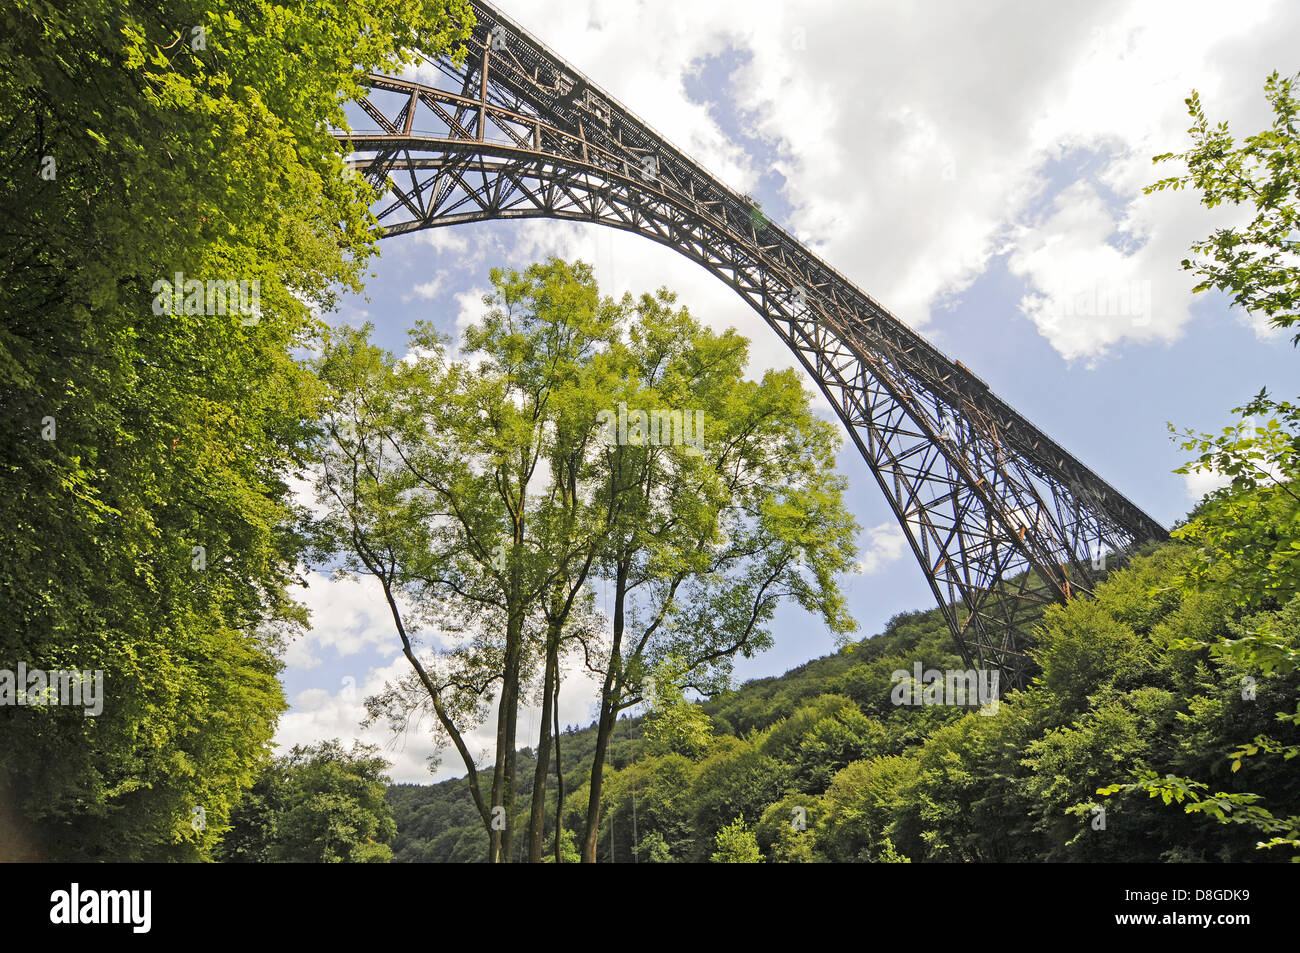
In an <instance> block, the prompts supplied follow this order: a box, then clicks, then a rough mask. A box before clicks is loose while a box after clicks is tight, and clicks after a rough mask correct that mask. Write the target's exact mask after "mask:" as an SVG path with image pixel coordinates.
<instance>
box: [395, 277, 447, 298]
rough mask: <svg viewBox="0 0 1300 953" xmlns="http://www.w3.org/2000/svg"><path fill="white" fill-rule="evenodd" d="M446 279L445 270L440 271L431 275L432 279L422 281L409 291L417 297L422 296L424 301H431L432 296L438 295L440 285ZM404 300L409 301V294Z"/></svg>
mask: <svg viewBox="0 0 1300 953" xmlns="http://www.w3.org/2000/svg"><path fill="white" fill-rule="evenodd" d="M446 280H447V273H446V272H445V271H440V272H438V274H436V275H435V276H434V277H433V280H432V281H425V282H422V283H420V284H418V285H416V286H415V287H414V288H412V289H411V291H412V292H413V293H414V295H415V297H417V298H423V299H424V300H425V301H432V300H433V299H434V298H437V297H438V294H439V292H441V291H442V286H443V284H444V282H446ZM405 300H408V301H409V300H410V298H409V296H408V297H407V298H406V299H405Z"/></svg>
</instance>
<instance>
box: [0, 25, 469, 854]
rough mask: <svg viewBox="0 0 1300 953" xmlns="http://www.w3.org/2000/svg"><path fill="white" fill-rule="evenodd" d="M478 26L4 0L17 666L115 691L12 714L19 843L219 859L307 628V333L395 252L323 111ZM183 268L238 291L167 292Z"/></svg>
mask: <svg viewBox="0 0 1300 953" xmlns="http://www.w3.org/2000/svg"><path fill="white" fill-rule="evenodd" d="M467 25H468V18H467V5H466V4H464V3H463V2H461V0H448V2H436V3H431V2H421V0H377V2H375V3H367V4H355V3H350V2H343V0H325V2H322V3H318V4H313V5H310V6H299V7H292V6H285V5H280V4H274V3H269V2H261V0H250V2H243V0H241V2H238V3H235V2H229V0H192V2H188V0H182V2H177V3H169V4H167V5H166V6H165V8H164V7H163V6H162V5H157V4H153V5H150V4H137V3H126V2H120V0H68V2H64V3H59V4H50V3H41V2H30V0H20V2H17V3H9V4H5V5H4V8H3V10H2V11H0V115H3V116H4V117H5V119H4V122H3V126H2V127H0V167H2V168H3V170H4V174H3V175H0V220H2V221H3V228H2V231H3V234H4V239H3V243H4V254H3V255H0V455H2V457H3V460H4V466H3V467H0V604H2V605H3V606H4V615H5V625H4V627H3V631H2V632H0V667H4V668H8V669H12V668H13V667H14V665H15V664H16V663H17V662H19V661H24V662H26V663H27V665H28V666H29V667H39V668H42V669H60V668H72V669H78V670H102V671H103V673H104V692H105V699H104V709H103V712H102V714H100V715H99V716H97V717H95V718H84V717H81V715H80V712H75V713H72V712H67V711H56V710H53V709H50V708H47V709H36V708H14V707H9V706H5V707H3V709H2V710H0V732H3V735H4V738H5V744H4V745H3V746H0V801H2V802H4V803H6V804H8V805H12V806H13V809H14V810H15V811H16V812H17V813H18V814H19V815H20V817H21V821H20V825H21V827H22V831H21V833H20V835H19V836H20V838H21V839H23V840H24V841H27V842H29V843H28V844H27V846H26V847H25V848H21V849H22V850H25V851H28V852H29V853H30V854H32V855H35V856H40V857H42V858H47V859H60V858H61V859H95V860H108V859H112V860H135V859H167V858H173V859H188V858H198V857H203V856H205V855H206V852H207V851H208V850H210V849H211V847H212V845H213V843H214V841H215V837H216V832H217V831H219V830H220V829H221V828H222V827H223V826H224V820H225V818H226V816H227V814H228V812H229V810H230V807H231V805H232V804H233V803H234V802H235V801H236V800H237V798H238V795H239V792H240V791H241V790H242V789H244V788H247V787H248V786H249V785H250V784H251V783H252V782H253V779H254V777H255V775H256V771H257V767H258V764H259V762H260V761H261V759H262V758H263V756H264V751H265V748H266V745H267V744H268V742H269V741H270V738H271V736H272V734H273V733H274V726H275V720H276V718H277V717H278V715H279V713H280V712H281V711H282V710H283V709H284V707H285V703H284V698H283V694H282V691H281V689H280V687H279V685H278V683H277V679H276V675H277V674H278V671H279V662H278V661H277V659H276V657H275V650H276V648H277V646H278V644H279V640H280V638H281V636H282V635H283V634H284V632H285V631H286V630H287V629H290V628H292V627H293V626H295V625H297V624H300V623H301V622H302V621H303V620H304V617H303V613H302V612H301V610H299V609H297V608H296V607H295V606H293V605H292V604H291V603H290V600H289V598H288V596H287V588H288V586H289V584H290V583H292V582H293V581H294V567H295V565H296V563H297V557H298V554H299V552H300V550H301V540H300V539H299V538H298V537H297V535H296V533H295V531H294V525H295V522H296V514H295V513H294V510H293V507H292V504H291V497H290V492H289V489H288V486H287V483H286V479H285V477H286V474H287V473H288V472H290V471H292V469H293V468H294V466H295V461H296V458H297V451H296V447H297V445H298V444H299V442H300V440H301V439H302V437H303V433H304V432H303V421H304V420H305V419H308V418H310V417H311V416H312V404H313V400H314V397H313V389H314V388H313V385H312V382H311V380H310V376H309V375H308V374H306V373H305V372H304V369H303V368H302V367H301V366H300V365H299V364H298V363H297V362H296V361H295V360H294V357H293V354H294V352H295V350H296V349H297V348H299V347H302V346H304V345H307V344H309V343H310V340H311V338H312V336H313V334H314V333H315V328H316V326H317V325H316V320H315V319H314V317H313V314H312V312H313V309H319V310H328V309H329V308H330V307H331V306H332V305H333V303H334V301H335V300H336V295H337V293H338V291H339V289H340V288H356V287H358V285H359V281H360V277H361V275H362V274H363V273H364V268H365V266H366V261H367V259H368V258H369V256H370V255H371V254H372V253H373V252H374V250H375V241H376V232H375V230H374V229H373V227H372V226H373V221H374V220H373V217H372V215H371V214H370V212H369V205H370V203H371V201H372V195H373V193H372V190H371V189H370V187H369V186H368V185H367V184H366V183H365V182H364V180H363V179H362V178H361V177H360V176H358V175H357V174H355V173H352V172H350V171H349V170H348V169H347V166H346V164H345V161H344V159H345V156H344V154H343V150H342V149H341V148H340V146H339V145H338V144H337V143H336V142H335V140H334V138H333V136H332V135H331V133H330V129H331V127H337V128H344V127H346V117H345V116H344V111H343V104H344V103H346V102H347V101H349V100H351V99H354V98H355V97H356V95H357V93H358V91H359V88H360V87H359V81H360V80H361V79H362V78H363V77H364V76H365V74H366V73H368V72H369V71H371V70H380V71H393V70H396V69H400V68H401V67H402V66H403V65H404V64H409V63H411V62H412V61H413V55H414V54H413V50H414V49H415V48H417V47H418V48H420V49H422V50H424V51H425V52H427V53H429V54H438V53H441V52H444V51H448V50H450V48H451V47H453V46H454V45H455V44H457V43H458V42H460V41H461V40H463V39H464V38H465V37H466V36H467V32H466V28H467ZM177 272H181V273H183V275H184V276H185V280H189V281H204V282H206V281H214V282H217V281H220V282H222V285H221V289H222V292H223V294H222V296H221V298H220V299H218V298H217V296H216V294H215V290H216V289H214V294H213V295H212V298H211V299H209V298H208V296H207V295H206V293H205V294H199V295H196V294H186V296H185V297H184V299H183V300H182V301H180V302H177V301H175V300H173V299H172V296H171V295H170V294H169V293H167V292H164V291H161V290H160V289H162V288H164V287H166V285H168V284H170V283H171V282H173V281H174V278H175V275H176V273H177ZM241 281H244V282H247V283H248V284H247V289H248V292H249V294H248V295H247V297H246V299H244V300H239V295H238V294H236V295H235V299H236V301H237V302H238V304H239V308H240V309H242V310H238V311H237V310H236V307H235V303H236V302H228V301H227V300H226V296H225V293H224V292H225V290H226V285H225V282H233V283H234V284H235V286H236V289H238V285H239V282H241ZM253 282H257V283H258V284H257V285H256V286H255V285H254V284H253ZM255 287H256V288H257V289H258V294H257V304H256V306H255V305H254V301H253V289H254V288H255ZM204 291H205V292H206V286H205V288H204ZM177 304H179V305H180V306H179V307H177V306H176V305H177ZM207 311H213V312H215V313H204V312H207ZM223 312H224V313H223ZM70 714H76V715H77V717H75V718H72V717H66V716H68V715H70Z"/></svg>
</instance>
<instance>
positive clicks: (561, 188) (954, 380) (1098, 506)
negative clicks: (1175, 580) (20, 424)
mask: <svg viewBox="0 0 1300 953" xmlns="http://www.w3.org/2000/svg"><path fill="white" fill-rule="evenodd" d="M473 7H474V11H475V15H476V17H477V24H476V26H475V29H474V33H473V39H472V41H471V46H470V53H469V56H468V57H467V58H466V59H465V61H464V63H463V64H457V63H455V62H453V61H452V60H451V59H449V58H443V59H441V60H440V61H439V62H438V66H439V69H440V70H441V72H442V75H443V77H444V78H445V79H446V81H447V82H448V84H449V85H450V87H451V88H442V87H440V86H432V85H423V84H420V83H416V82H411V81H407V80H402V79H396V78H393V77H385V76H378V75H372V76H371V77H369V79H368V94H367V95H366V96H365V97H364V98H363V99H362V100H361V101H360V103H359V105H360V107H361V108H362V109H363V110H364V111H365V113H366V114H367V115H368V116H369V117H370V119H371V120H373V121H374V123H375V127H374V128H373V129H372V130H365V131H351V132H348V133H340V138H341V139H343V140H344V141H345V142H346V144H347V145H346V147H347V148H348V149H349V151H350V154H351V158H350V163H351V165H352V166H353V167H354V168H356V169H358V170H359V171H360V172H362V173H363V174H364V175H365V176H366V177H367V178H369V179H370V180H371V182H372V183H374V184H375V185H376V186H377V187H378V188H379V189H380V191H381V193H382V196H381V201H380V203H379V206H378V212H377V215H378V218H379V222H380V225H381V226H382V228H383V233H384V235H385V236H388V235H400V234H404V233H407V232H411V231H416V230H419V229H424V228H438V227H446V226H450V225H457V224H461V223H466V222H476V221H490V220H496V219H522V218H553V219H560V220H570V221H583V222H594V223H597V224H601V225H604V226H607V227H611V228H617V229H621V230H624V231H628V232H633V233H635V234H638V235H641V236H643V237H645V238H649V239H651V240H652V241H656V242H659V243H660V244H662V245H665V246H667V247H669V248H671V249H673V250H674V251H676V252H678V253H679V254H682V255H684V256H685V257H687V258H689V259H690V260H692V261H694V262H696V263H697V264H699V265H701V266H702V267H704V268H705V269H706V270H708V271H709V272H710V273H712V274H713V275H715V276H716V277H718V278H719V279H720V280H722V281H723V282H725V283H726V284H728V285H729V286H730V287H731V288H732V289H733V290H735V291H736V292H737V293H738V294H739V295H740V296H741V297H742V298H743V299H744V300H745V301H746V302H748V303H749V305H750V306H751V307H752V308H754V310H755V311H756V312H758V314H759V315H760V316H761V317H762V318H763V319H764V320H765V321H766V323H767V324H768V325H769V326H770V327H771V328H772V329H773V330H774V331H775V332H776V334H777V335H778V336H779V337H780V338H781V340H782V341H784V342H785V344H786V346H787V347H789V348H790V350H791V351H792V352H793V353H794V355H795V357H796V358H797V359H798V361H799V363H800V364H801V365H802V367H803V368H804V370H805V371H806V372H807V373H808V374H809V375H810V377H811V378H812V379H813V380H814V381H815V382H816V384H817V386H818V387H819V388H820V390H821V391H822V393H823V394H824V395H825V396H826V398H827V400H828V401H829V402H830V404H831V406H832V407H833V408H834V409H835V412H836V414H837V415H838V416H839V418H840V420H841V422H842V423H843V424H844V426H845V429H846V431H847V433H848V435H849V438H850V439H851V440H852V441H853V443H854V445H855V446H856V447H857V449H858V451H859V453H860V454H861V456H862V458H863V460H864V461H865V462H866V464H867V467H868V468H869V470H870V471H871V473H872V476H873V477H874V478H875V481H876V484H877V485H878V486H879V488H880V490H881V492H882V493H883V494H884V496H885V498H886V500H887V501H888V503H889V506H890V508H891V510H892V511H893V514H894V517H895V518H896V519H897V520H898V523H899V525H900V526H901V527H902V530H903V533H904V535H905V537H906V539H907V542H908V545H909V547H910V548H911V550H912V553H913V554H914V555H915V557H916V559H917V561H918V563H919V564H920V566H921V568H922V570H923V572H924V573H925V576H926V579H927V581H928V583H929V585H930V589H931V591H932V593H933V594H934V596H935V600H936V602H937V603H938V606H939V608H940V609H941V610H942V612H943V615H944V618H945V620H946V621H947V623H948V626H949V628H950V629H951V631H952V633H953V637H954V639H955V640H956V644H957V647H958V649H959V651H960V652H961V654H962V656H963V658H964V659H965V660H966V662H967V664H968V665H972V666H985V665H992V666H996V667H998V668H1000V669H1002V670H1003V672H1004V674H1005V676H1006V677H1007V679H1008V680H1009V681H1010V682H1011V683H1012V684H1013V685H1018V684H1022V683H1023V681H1024V678H1025V676H1026V675H1027V673H1028V671H1029V662H1028V657H1027V655H1026V654H1025V650H1026V648H1027V643H1026V633H1025V627H1026V623H1027V621H1028V620H1029V619H1030V618H1032V616H1034V615H1035V614H1036V612H1037V611H1038V610H1037V607H1039V606H1041V605H1043V604H1046V603H1050V602H1058V601H1063V600H1067V599H1069V598H1071V597H1072V596H1073V595H1075V594H1077V593H1081V592H1087V591H1090V589H1091V587H1092V585H1093V584H1094V581H1095V579H1096V577H1097V573H1098V571H1099V570H1101V569H1103V568H1104V565H1105V563H1104V560H1105V558H1106V556H1107V554H1110V555H1112V556H1114V555H1118V554H1122V553H1124V552H1126V551H1128V550H1130V549H1131V548H1132V547H1133V546H1134V545H1135V544H1137V543H1140V542H1142V541H1145V540H1148V539H1157V538H1161V537H1163V536H1165V535H1166V534H1165V531H1164V529H1163V528H1162V527H1161V526H1160V525H1159V524H1158V523H1157V522H1156V521H1155V520H1153V519H1151V517H1150V516H1148V515H1147V514H1146V513H1144V512H1143V511H1142V510H1141V509H1139V508H1138V507H1137V506H1135V505H1134V504H1133V503H1132V502H1131V501H1129V500H1128V499H1127V498H1125V497H1124V496H1123V495H1122V494H1120V493H1119V492H1118V491H1116V490H1115V489H1113V488H1112V487H1111V486H1109V485H1108V484H1107V483H1106V482H1105V481H1104V480H1102V479H1101V478H1100V477H1099V476H1097V475H1096V474H1095V473H1094V472H1093V471H1092V470H1090V469H1088V468H1087V467H1086V466H1084V465H1083V464H1082V463H1081V462H1079V461H1078V460H1076V459H1075V458H1074V457H1073V456H1071V455H1070V454H1069V453H1068V452H1066V451H1065V450H1064V449H1063V448H1061V447H1060V446H1058V445H1057V444H1056V443H1055V442H1054V441H1052V440H1051V439H1050V438H1049V437H1048V436H1047V435H1046V434H1044V433H1042V432H1041V431H1039V430H1038V429H1037V428H1036V427H1034V426H1033V424H1031V423H1030V422H1029V421H1028V420H1026V419H1025V418H1024V417H1023V416H1021V415H1020V414H1019V413H1018V412H1016V411H1015V410H1014V409H1013V408H1012V407H1010V406H1009V405H1008V404H1006V403H1005V402H1004V401H1002V400H1000V399H999V398H998V397H997V396H996V395H994V394H993V393H992V392H991V391H990V390H989V388H988V386H987V385H986V384H985V383H984V382H983V381H981V380H980V379H979V378H978V377H976V376H975V375H974V374H973V373H972V372H971V371H970V370H968V369H967V368H966V367H964V366H963V365H962V364H961V362H959V361H953V360H951V359H949V358H948V357H947V356H945V355H944V354H942V353H941V352H940V351H938V349H936V348H935V347H933V346H932V345H931V344H929V342H927V341H926V340H925V339H924V338H923V337H922V336H920V335H919V334H917V333H916V332H914V331H912V330H911V329H910V328H909V327H908V326H907V325H905V324H904V323H903V322H902V321H900V320H898V319H897V318H896V317H894V316H893V315H892V314H890V313H889V312H888V311H887V310H886V309H885V308H883V307H882V306H881V305H880V304H879V303H878V302H876V301H875V300H874V299H872V298H871V297H869V296H868V295H867V294H866V293H864V292H863V291H861V290H860V289H859V288H857V287H856V286H855V285H854V284H853V283H852V282H850V281H849V280H848V279H847V278H845V277H844V276H843V275H841V274H840V273H839V272H837V271H835V270H834V269H833V268H832V267H831V266H830V265H828V264H827V263H826V262H824V261H822V260H821V259H820V258H819V257H817V256H816V255H814V254H813V253H812V252H810V251H809V250H808V249H806V248H805V247H804V246H803V245H802V244H801V243H800V242H798V241H797V240H796V239H795V238H793V237H792V236H791V235H789V234H788V233H786V232H785V231H784V230H782V229H781V228H779V227H778V226H777V225H775V224H774V223H772V222H770V221H768V220H767V219H766V217H764V216H763V215H762V213H761V211H760V210H759V209H758V208H757V207H756V206H755V205H754V203H753V202H752V201H751V200H750V199H749V198H748V197H747V196H742V195H738V194H737V193H735V192H734V191H732V190H730V189H728V188H727V187H726V186H725V185H723V184H722V183H721V182H719V181H717V180H716V179H714V178H713V177H712V176H711V175H709V174H708V173H707V172H706V171H705V170H704V169H703V168H701V167H700V166H699V165H697V164H696V163H695V162H693V161H692V160H691V159H690V158H689V157H687V156H686V155H685V154H684V153H683V152H681V150H679V149H677V148H676V147H674V146H673V145H672V144H671V143H669V142H668V141H667V140H666V139H664V138H663V137H661V136H659V135H658V134H657V133H655V132H653V131H652V130H650V129H649V127H647V126H646V125H645V124H644V123H642V122H641V121H640V120H639V119H637V118H636V117H635V116H634V115H632V114H631V113H630V112H629V111H628V110H627V109H625V108H624V107H622V106H621V105H620V104H618V103H617V102H616V101H615V100H614V99H613V98H612V97H610V96H608V95H607V94H606V93H604V92H603V91H601V90H600V89H599V88H598V87H596V86H595V84H593V83H592V82H591V81H590V80H588V79H587V78H586V77H584V76H582V75H581V74H580V73H578V72H577V71H576V70H574V69H573V68H572V67H571V66H569V65H568V64H566V63H564V62H563V61H562V60H561V59H560V58H559V57H557V56H556V55H555V54H553V53H552V52H550V51H549V50H547V49H546V48H545V47H544V46H543V45H542V44H541V43H539V42H538V41H537V40H535V39H533V38H532V37H530V36H529V35H528V34H527V33H526V32H525V31H523V30H522V29H520V28H519V27H518V26H517V25H515V24H514V23H512V22H511V21H509V20H508V19H507V18H506V17H504V16H503V15H502V14H501V13H499V12H498V11H497V10H495V9H494V8H493V7H491V6H490V5H488V4H487V3H484V2H482V0H473Z"/></svg>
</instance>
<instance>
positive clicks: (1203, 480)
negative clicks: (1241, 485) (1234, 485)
mask: <svg viewBox="0 0 1300 953" xmlns="http://www.w3.org/2000/svg"><path fill="white" fill-rule="evenodd" d="M1231 482H1232V477H1230V476H1227V475H1226V474H1223V473H1219V472H1218V471H1216V470H1205V471H1202V472H1200V473H1185V474H1183V485H1184V486H1185V487H1186V488H1187V498H1188V499H1189V500H1197V501H1199V500H1200V499H1201V497H1203V496H1205V495H1206V494H1207V493H1213V492H1214V491H1215V490H1217V489H1219V488H1220V487H1225V486H1227V485H1228V484H1229V483H1231Z"/></svg>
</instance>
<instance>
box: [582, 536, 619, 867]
mask: <svg viewBox="0 0 1300 953" xmlns="http://www.w3.org/2000/svg"><path fill="white" fill-rule="evenodd" d="M627 574H628V567H627V563H626V562H625V561H620V562H619V566H618V576H617V577H616V581H615V585H614V638H613V641H612V643H611V644H610V648H609V666H608V667H607V668H606V669H605V682H604V684H603V685H602V686H601V691H600V720H599V722H598V723H597V726H596V752H595V755H594V756H593V757H592V761H591V793H590V795H589V796H588V798H587V830H586V833H585V836H584V837H583V843H582V862H583V863H584V864H594V863H595V862H596V841H597V839H598V838H599V837H600V797H601V789H602V787H603V786H604V781H605V755H606V754H607V753H608V752H609V738H610V735H612V734H613V733H614V724H615V722H616V721H617V720H618V701H619V696H620V695H621V694H622V690H623V671H622V659H621V657H620V652H621V651H622V646H623V624H624V616H623V602H624V600H625V599H626V597H627Z"/></svg>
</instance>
